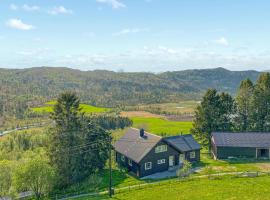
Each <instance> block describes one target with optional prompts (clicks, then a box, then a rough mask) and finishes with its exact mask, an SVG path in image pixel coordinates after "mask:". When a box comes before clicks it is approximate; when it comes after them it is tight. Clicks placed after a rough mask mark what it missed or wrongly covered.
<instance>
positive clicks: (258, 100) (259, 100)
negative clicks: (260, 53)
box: [253, 73, 270, 131]
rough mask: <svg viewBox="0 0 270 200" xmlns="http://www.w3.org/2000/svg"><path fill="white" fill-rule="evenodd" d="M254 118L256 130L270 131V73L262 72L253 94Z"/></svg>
mask: <svg viewBox="0 0 270 200" xmlns="http://www.w3.org/2000/svg"><path fill="white" fill-rule="evenodd" d="M253 99H254V100H253V108H254V109H253V120H254V128H255V130H256V131H270V73H262V74H261V75H260V77H259V79H258V80H257V82H256V85H255V88H254V95H253Z"/></svg>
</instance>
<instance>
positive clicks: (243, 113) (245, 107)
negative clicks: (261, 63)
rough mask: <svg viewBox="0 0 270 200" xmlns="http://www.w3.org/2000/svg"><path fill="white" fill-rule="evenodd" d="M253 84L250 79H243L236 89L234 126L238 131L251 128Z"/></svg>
mask: <svg viewBox="0 0 270 200" xmlns="http://www.w3.org/2000/svg"><path fill="white" fill-rule="evenodd" d="M253 91H254V85H253V83H252V81H251V80H250V79H246V80H243V81H242V82H241V84H240V87H239V89H238V92H237V95H236V98H235V101H236V116H237V117H236V120H235V128H236V130H238V131H251V130H252V127H253V126H252V113H253V107H252V101H253Z"/></svg>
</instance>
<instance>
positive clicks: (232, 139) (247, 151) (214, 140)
mask: <svg viewBox="0 0 270 200" xmlns="http://www.w3.org/2000/svg"><path fill="white" fill-rule="evenodd" d="M211 146H212V150H211V151H212V154H213V156H214V158H215V159H227V158H230V157H242V158H256V159H257V158H258V159H260V158H263V159H270V153H269V152H270V133H262V132H241V133H233V132H214V133H212V136H211Z"/></svg>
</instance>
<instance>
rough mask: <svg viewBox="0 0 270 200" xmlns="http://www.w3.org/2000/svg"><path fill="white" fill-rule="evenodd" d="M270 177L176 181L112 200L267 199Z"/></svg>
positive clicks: (94, 199) (269, 193) (93, 198)
mask: <svg viewBox="0 0 270 200" xmlns="http://www.w3.org/2000/svg"><path fill="white" fill-rule="evenodd" d="M269 184H270V178H269V177H266V176H265V177H256V178H235V177H230V176H228V177H223V178H221V179H214V180H213V179H212V180H209V179H207V178H204V179H191V180H186V181H181V182H179V181H172V182H171V183H168V182H167V183H164V184H160V185H154V186H146V187H145V188H144V189H142V188H141V189H134V190H130V191H127V192H122V193H118V194H116V195H115V196H114V197H113V198H112V199H118V200H120V199H123V200H124V199H125V200H129V199H140V200H152V199H160V200H163V199H164V200H165V199H166V200H167V199H170V200H180V199H181V200H186V199H188V200H189V199H192V200H223V199H230V200H231V199H244V200H254V199H256V200H265V199H270V189H269V187H268V185H269ZM88 199H89V200H99V199H109V198H108V197H107V196H99V197H92V198H91V197H88V198H80V200H88Z"/></svg>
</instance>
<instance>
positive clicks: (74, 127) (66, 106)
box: [49, 92, 83, 186]
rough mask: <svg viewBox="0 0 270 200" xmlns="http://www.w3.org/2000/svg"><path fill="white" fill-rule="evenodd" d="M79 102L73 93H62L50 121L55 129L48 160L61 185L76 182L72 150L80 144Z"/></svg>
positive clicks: (74, 159) (52, 131) (75, 159)
mask: <svg viewBox="0 0 270 200" xmlns="http://www.w3.org/2000/svg"><path fill="white" fill-rule="evenodd" d="M79 105H80V101H79V99H78V98H77V97H76V95H75V93H73V92H64V93H62V94H61V95H60V97H59V98H58V100H57V103H56V104H55V106H54V112H53V113H52V116H51V117H52V119H53V120H54V121H55V127H54V128H52V130H51V134H50V148H49V154H50V160H51V163H52V165H53V166H54V167H55V168H56V172H57V174H58V177H59V183H61V185H63V186H65V185H70V184H71V183H73V182H76V176H75V177H74V174H75V173H76V172H77V171H78V169H77V167H78V166H77V164H76V163H77V162H79V159H78V156H73V154H74V153H78V151H73V148H75V147H76V146H78V145H80V144H81V138H80V129H81V121H80V119H81V118H82V117H83V115H81V114H80V113H79V111H80V108H79Z"/></svg>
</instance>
